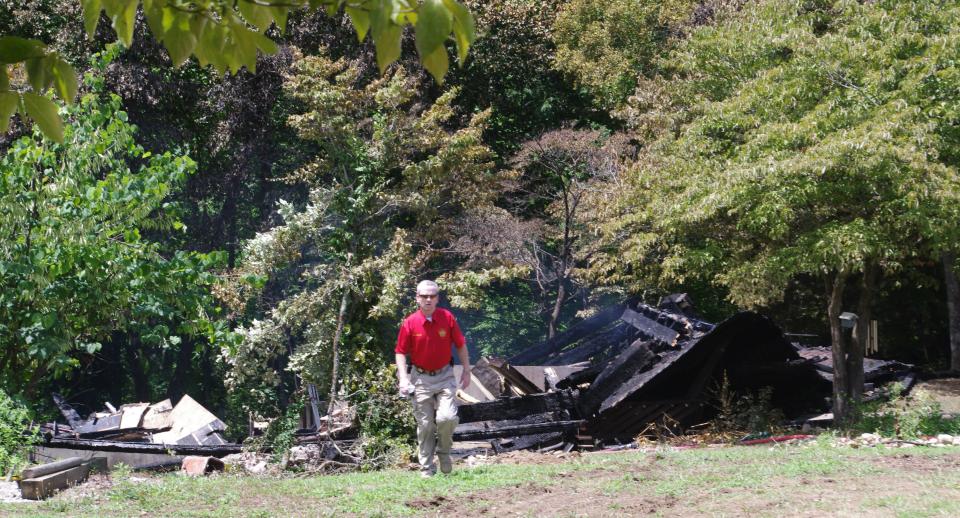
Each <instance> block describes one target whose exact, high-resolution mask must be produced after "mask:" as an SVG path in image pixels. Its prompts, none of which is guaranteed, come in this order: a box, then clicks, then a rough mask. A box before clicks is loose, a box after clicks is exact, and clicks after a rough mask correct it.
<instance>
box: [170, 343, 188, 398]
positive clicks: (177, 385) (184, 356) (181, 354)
mask: <svg viewBox="0 0 960 518" xmlns="http://www.w3.org/2000/svg"><path fill="white" fill-rule="evenodd" d="M192 356H193V339H191V338H189V337H184V338H183V341H182V342H180V349H179V350H178V351H177V359H176V362H177V364H176V366H174V368H173V375H172V376H170V384H169V385H168V386H167V397H168V398H170V400H171V401H180V398H181V397H183V395H184V394H186V386H187V373H189V372H190V364H191V363H192V361H191V360H192Z"/></svg>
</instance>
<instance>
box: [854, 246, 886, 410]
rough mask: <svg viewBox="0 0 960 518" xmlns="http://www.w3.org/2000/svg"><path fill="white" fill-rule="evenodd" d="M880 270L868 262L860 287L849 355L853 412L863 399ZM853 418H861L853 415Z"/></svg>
mask: <svg viewBox="0 0 960 518" xmlns="http://www.w3.org/2000/svg"><path fill="white" fill-rule="evenodd" d="M878 270H879V269H878V268H877V265H876V263H874V262H868V263H867V264H866V265H865V266H864V269H863V282H862V283H861V286H860V300H859V302H858V304H857V325H856V327H855V328H854V331H853V341H852V343H851V344H850V350H849V352H848V354H847V376H848V379H849V387H850V388H849V393H850V401H851V403H852V404H853V405H852V407H851V410H853V411H856V410H857V409H858V408H859V403H860V401H861V400H862V399H863V356H864V353H865V352H866V349H867V339H868V337H869V335H870V320H871V319H872V317H873V311H872V306H873V294H874V293H875V291H876V279H877V273H878ZM850 417H851V418H854V419H855V418H857V417H859V416H857V415H853V413H851V415H850Z"/></svg>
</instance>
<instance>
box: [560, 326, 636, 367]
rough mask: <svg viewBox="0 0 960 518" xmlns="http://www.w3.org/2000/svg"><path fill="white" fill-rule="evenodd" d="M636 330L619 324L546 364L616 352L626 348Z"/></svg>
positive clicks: (601, 356)
mask: <svg viewBox="0 0 960 518" xmlns="http://www.w3.org/2000/svg"><path fill="white" fill-rule="evenodd" d="M636 335H637V332H636V330H635V329H634V328H633V326H630V325H627V324H620V325H617V326H614V327H613V328H611V329H609V330H607V331H606V332H603V333H601V334H598V335H597V336H595V337H593V338H590V339H589V340H587V341H585V342H584V343H583V344H581V345H579V346H577V347H575V348H573V349H571V350H569V351H564V352H562V353H560V354H559V355H557V356H555V357H551V358H550V359H549V360H548V361H547V362H546V365H569V364H571V363H578V362H582V361H587V360H593V361H596V360H597V359H598V358H601V359H602V358H606V357H608V356H610V355H611V352H610V351H613V353H612V354H616V353H618V352H619V351H620V349H621V348H626V347H627V346H628V345H630V343H631V342H633V340H634V339H635V338H636Z"/></svg>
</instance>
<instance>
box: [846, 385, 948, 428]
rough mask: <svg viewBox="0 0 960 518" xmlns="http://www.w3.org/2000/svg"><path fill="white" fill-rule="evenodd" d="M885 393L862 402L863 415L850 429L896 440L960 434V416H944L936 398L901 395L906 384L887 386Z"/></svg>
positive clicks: (860, 412)
mask: <svg viewBox="0 0 960 518" xmlns="http://www.w3.org/2000/svg"><path fill="white" fill-rule="evenodd" d="M885 394H886V397H885V398H882V399H880V400H877V401H872V402H868V403H863V404H862V405H860V407H859V409H858V410H859V412H858V413H859V415H860V418H859V419H858V420H857V422H856V423H855V424H854V425H853V426H852V427H851V429H850V431H852V432H857V433H875V434H878V435H880V436H883V437H890V438H895V439H916V438H919V437H924V436H933V435H939V434H950V435H958V434H960V417H947V416H944V414H943V409H942V408H941V407H940V403H938V402H937V401H936V400H935V399H934V398H933V397H931V396H929V395H926V394H910V395H906V396H905V395H902V394H903V385H901V384H899V383H894V384H891V385H890V386H888V387H887V388H886V389H885Z"/></svg>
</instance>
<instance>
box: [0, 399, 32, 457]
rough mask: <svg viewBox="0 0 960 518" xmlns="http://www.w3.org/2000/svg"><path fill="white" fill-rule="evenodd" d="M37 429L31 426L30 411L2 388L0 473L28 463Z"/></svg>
mask: <svg viewBox="0 0 960 518" xmlns="http://www.w3.org/2000/svg"><path fill="white" fill-rule="evenodd" d="M36 437H37V430H36V428H33V427H31V426H30V413H29V412H28V411H27V409H26V408H24V407H23V406H22V405H20V404H19V403H18V402H16V401H14V400H13V399H12V398H10V396H8V395H7V393H6V392H3V391H2V390H0V473H6V472H9V471H10V470H11V469H17V468H18V467H19V466H21V465H23V464H26V462H27V453H28V451H29V448H30V445H31V444H33V443H34V442H36Z"/></svg>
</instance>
